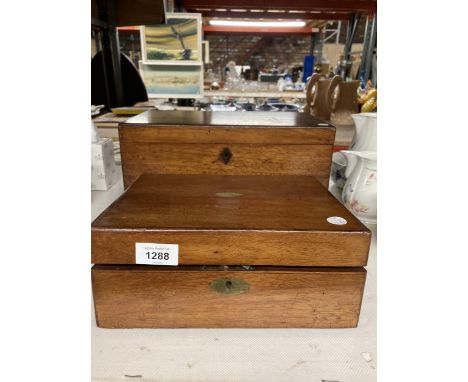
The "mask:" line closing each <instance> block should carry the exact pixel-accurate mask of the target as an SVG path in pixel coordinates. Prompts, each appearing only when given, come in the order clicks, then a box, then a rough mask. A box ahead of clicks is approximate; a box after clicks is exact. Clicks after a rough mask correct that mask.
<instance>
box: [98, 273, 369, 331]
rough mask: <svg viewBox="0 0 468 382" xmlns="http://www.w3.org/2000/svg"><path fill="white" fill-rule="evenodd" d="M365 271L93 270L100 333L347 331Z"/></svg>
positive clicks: (355, 311) (355, 313) (354, 317)
mask: <svg viewBox="0 0 468 382" xmlns="http://www.w3.org/2000/svg"><path fill="white" fill-rule="evenodd" d="M365 279H366V271H365V269H364V268H362V267H356V268H311V267H301V268H298V267H255V268H253V269H249V270H245V269H244V268H241V267H228V268H220V267H201V266H178V267H159V266H143V265H133V266H132V265H122V266H118V265H95V266H94V267H93V268H92V282H93V294H94V305H95V311H96V322H97V325H98V326H99V327H102V328H350V327H356V326H357V324H358V320H359V312H360V307H361V300H362V295H363V291H364V284H365Z"/></svg>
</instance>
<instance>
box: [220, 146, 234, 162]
mask: <svg viewBox="0 0 468 382" xmlns="http://www.w3.org/2000/svg"><path fill="white" fill-rule="evenodd" d="M231 158H232V152H231V150H229V148H228V147H225V148H224V149H223V150H222V151H221V153H220V154H219V159H220V160H221V161H222V162H223V163H224V164H228V163H229V161H230V160H231Z"/></svg>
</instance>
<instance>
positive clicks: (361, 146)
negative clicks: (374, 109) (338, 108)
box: [349, 113, 377, 152]
mask: <svg viewBox="0 0 468 382" xmlns="http://www.w3.org/2000/svg"><path fill="white" fill-rule="evenodd" d="M351 117H352V118H353V121H354V125H355V126H356V133H355V134H354V137H353V141H352V142H351V145H350V146H349V150H353V151H375V152H376V151H377V113H360V114H352V115H351Z"/></svg>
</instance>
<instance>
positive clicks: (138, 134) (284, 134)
mask: <svg viewBox="0 0 468 382" xmlns="http://www.w3.org/2000/svg"><path fill="white" fill-rule="evenodd" d="M129 129H131V132H128V130H129ZM155 130H156V131H155ZM119 134H120V139H121V140H123V141H131V142H145V143H148V142H158V143H181V142H183V143H226V142H229V143H248V144H283V145H284V144H302V145H306V144H328V145H333V143H334V139H335V127H334V126H333V125H331V124H330V123H329V122H326V121H324V120H321V119H318V118H316V117H313V116H311V115H309V114H306V113H296V112H277V113H272V112H229V111H215V112H207V111H163V110H149V111H146V112H144V113H141V114H139V115H137V116H135V117H132V118H130V119H128V120H127V121H126V122H124V123H121V124H120V125H119Z"/></svg>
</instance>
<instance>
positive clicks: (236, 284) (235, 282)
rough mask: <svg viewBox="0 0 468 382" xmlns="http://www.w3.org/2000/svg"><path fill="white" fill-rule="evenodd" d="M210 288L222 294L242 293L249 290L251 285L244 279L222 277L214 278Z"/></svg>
mask: <svg viewBox="0 0 468 382" xmlns="http://www.w3.org/2000/svg"><path fill="white" fill-rule="evenodd" d="M210 288H211V289H213V290H214V291H215V292H218V293H221V294H241V293H244V292H247V291H248V290H249V288H250V285H249V283H247V282H246V281H245V280H242V279H231V278H222V279H216V280H213V281H212V282H211V283H210Z"/></svg>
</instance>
